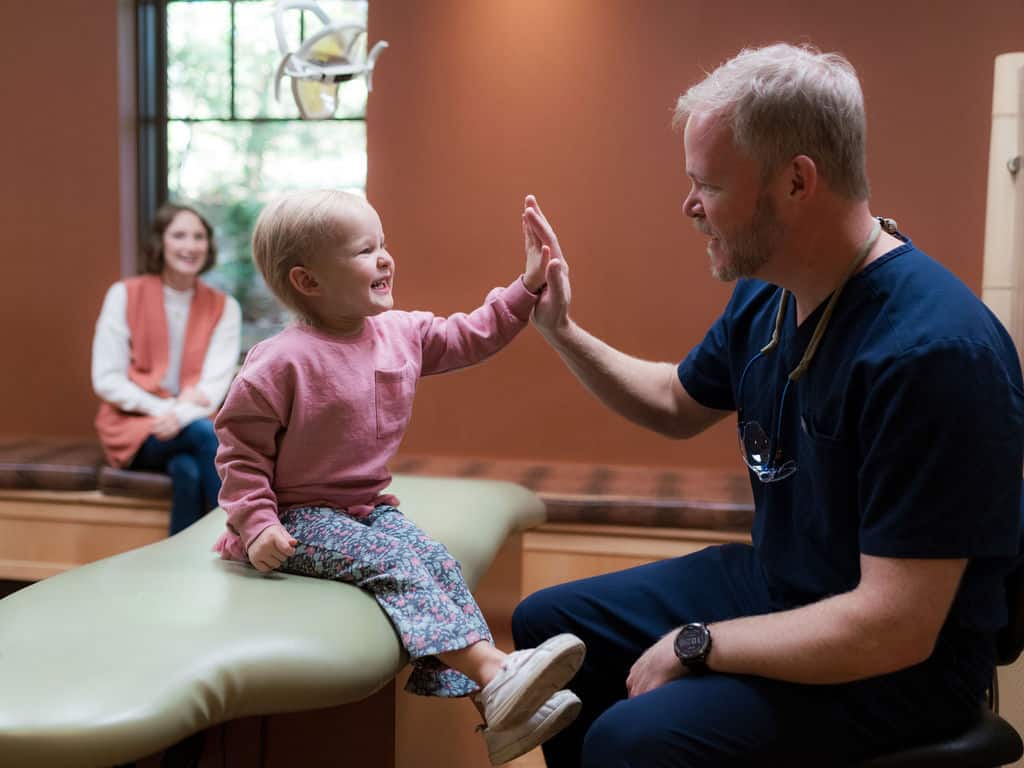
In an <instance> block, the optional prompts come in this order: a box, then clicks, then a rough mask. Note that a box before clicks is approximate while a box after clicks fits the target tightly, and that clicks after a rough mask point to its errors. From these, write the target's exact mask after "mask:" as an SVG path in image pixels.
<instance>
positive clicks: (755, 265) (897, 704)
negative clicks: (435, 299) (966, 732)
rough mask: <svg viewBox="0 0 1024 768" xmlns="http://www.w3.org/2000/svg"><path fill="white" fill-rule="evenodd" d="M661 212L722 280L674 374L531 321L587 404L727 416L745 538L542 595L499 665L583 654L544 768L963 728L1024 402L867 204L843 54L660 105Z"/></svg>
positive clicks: (715, 761)
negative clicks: (666, 189) (678, 198)
mask: <svg viewBox="0 0 1024 768" xmlns="http://www.w3.org/2000/svg"><path fill="white" fill-rule="evenodd" d="M676 119H677V121H678V123H679V124H681V125H683V126H684V129H683V138H684V149H685V156H686V174H687V176H688V177H689V179H690V183H691V188H690V192H689V194H688V196H687V197H686V200H685V202H684V203H683V212H684V213H685V214H686V216H688V217H689V218H690V219H692V221H693V224H694V225H695V226H696V227H697V228H698V229H699V230H700V231H701V232H702V233H704V234H705V235H707V236H708V238H709V241H708V246H707V252H708V256H709V258H710V264H711V271H712V273H713V274H714V276H715V277H717V278H718V279H720V280H729V281H733V280H735V281H736V287H735V290H734V292H733V294H732V298H731V299H730V301H729V303H728V305H727V306H726V307H725V310H724V312H723V313H722V315H721V317H720V318H719V319H718V320H717V321H716V322H715V324H714V325H713V326H712V327H711V329H710V330H709V331H708V333H707V335H706V336H705V338H704V340H703V341H702V342H701V343H700V344H699V345H698V346H697V347H696V348H695V349H693V350H692V351H691V352H690V353H689V355H687V356H686V358H685V359H684V360H683V361H682V362H681V363H680V364H679V365H678V366H676V365H673V364H670V363H657V362H647V361H643V360H639V359H637V358H634V357H630V356H628V355H626V354H624V353H622V352H619V351H618V350H615V349H613V348H611V347H609V346H608V345H606V344H605V343H603V342H602V341H600V340H599V339H597V338H595V337H594V336H592V335H590V334H589V333H587V332H586V331H585V330H583V329H582V328H581V327H580V326H578V325H577V324H576V323H575V322H574V321H573V320H572V319H571V318H570V317H569V311H568V310H569V295H570V290H569V279H568V267H567V265H566V263H565V258H564V256H563V254H562V252H561V249H560V247H559V244H558V240H557V238H556V236H555V234H554V231H553V230H552V228H551V226H550V224H549V223H548V221H547V219H546V218H545V217H544V215H543V214H542V213H541V210H540V207H539V205H538V204H537V202H536V201H535V200H534V199H533V198H528V200H527V206H526V212H525V220H526V222H527V225H528V231H529V232H530V233H531V239H532V246H533V247H543V248H548V249H549V250H550V251H551V255H552V257H553V261H552V262H551V266H550V267H549V271H548V288H547V290H546V293H545V296H544V297H543V299H542V301H541V303H540V305H539V306H538V308H537V310H536V317H535V323H536V325H537V327H538V329H539V330H540V332H541V333H542V334H543V335H544V337H545V338H546V339H547V341H548V342H549V343H550V344H551V345H552V346H553V347H554V348H555V350H557V352H558V353H559V354H560V355H561V357H562V358H563V360H564V361H565V363H566V364H567V365H568V367H569V368H570V369H571V370H572V372H573V373H574V374H575V375H576V376H577V377H578V378H579V379H580V380H581V381H582V382H583V384H584V385H585V386H586V387H587V388H588V389H589V390H590V391H591V392H593V393H594V394H595V395H596V396H597V397H598V398H600V399H601V400H602V401H603V402H604V403H605V404H606V405H607V406H608V407H609V408H611V409H612V410H614V411H616V412H618V413H620V414H622V415H623V416H625V417H626V418H628V419H630V420H632V421H634V422H636V423H638V424H640V425H642V426H645V427H647V428H649V429H652V430H655V431H657V432H660V433H662V434H665V435H668V436H671V437H677V438H686V437H691V436H693V435H696V434H699V433H700V432H702V431H703V430H705V429H707V428H708V427H710V426H711V425H712V424H715V423H716V422H718V421H720V420H721V419H723V418H726V417H729V416H731V415H732V414H733V413H735V415H736V419H737V425H738V442H739V451H740V454H741V457H742V460H743V461H744V462H745V463H746V464H747V466H748V467H749V468H750V477H751V484H752V486H753V490H754V499H755V502H756V518H755V522H754V527H753V532H752V533H753V546H746V545H737V544H731V545H725V546H721V547H711V548H708V549H706V550H703V551H701V552H698V553H696V554H692V555H688V556H686V557H682V558H677V559H673V560H668V561H662V562H658V563H654V564H652V565H648V566H643V567H640V568H635V569H631V570H627V571H622V572H619V573H614V574H609V575H606V576H600V577H596V578H593V579H587V580H583V581H578V582H574V583H570V584H565V585H561V586H557V587H553V588H551V589H547V590H543V591H541V592H538V593H536V594H534V595H532V596H530V597H529V598H527V599H526V600H525V601H524V602H523V603H522V604H521V605H520V606H519V608H518V609H517V611H516V614H515V617H514V619H513V630H514V633H515V638H516V643H517V645H518V646H519V647H532V646H534V645H536V644H537V643H538V642H540V641H541V640H543V639H544V638H546V637H549V636H551V635H553V634H555V633H557V632H574V633H576V634H577V635H579V636H580V637H581V638H583V639H584V640H585V641H586V643H587V648H588V653H587V659H586V662H585V665H584V667H583V669H582V670H581V671H580V673H579V675H578V676H577V677H576V679H575V680H574V681H573V683H572V685H571V687H572V688H573V689H574V690H575V692H576V693H577V694H578V695H579V696H580V698H581V699H582V700H583V711H582V714H581V715H580V717H579V719H578V720H577V722H576V723H575V724H574V725H573V726H571V727H570V728H569V729H567V730H566V731H564V732H563V733H562V734H561V735H559V736H558V737H556V738H555V739H553V740H552V741H550V742H549V743H548V744H547V745H546V746H545V756H546V759H547V765H548V767H549V768H569V767H570V766H578V765H582V766H586V767H587V768H604V767H605V766H607V767H608V768H611V767H612V766H615V767H616V768H622V767H623V766H637V767H638V768H639V767H643V768H648V767H652V766H659V767H660V766H686V767H687V768H692V767H693V766H716V767H717V766H727V765H728V766H733V765H751V766H759V768H764V766H769V765H786V766H825V765H827V766H840V765H844V764H852V763H856V762H857V761H858V760H860V759H862V758H864V757H867V756H870V755H872V754H877V753H881V752H885V751H890V750H892V749H895V748H900V747H903V746H908V745H911V744H914V743H921V742H923V741H927V740H931V739H935V738H939V737H942V736H945V735H949V734H953V733H956V732H958V731H959V730H961V729H963V728H965V727H966V726H967V725H969V724H970V722H971V721H972V720H974V719H975V718H976V717H977V714H978V708H979V703H980V701H981V700H982V697H983V694H984V690H985V688H986V686H987V685H988V683H989V681H990V680H991V675H992V670H993V664H994V661H993V649H992V637H993V633H994V632H995V631H996V630H997V629H998V628H999V627H1000V626H1002V625H1003V624H1004V623H1005V620H1006V607H1005V596H1004V588H1003V583H1004V579H1005V576H1006V574H1007V573H1008V571H1009V569H1010V568H1011V567H1012V564H1013V562H1014V560H1015V557H1016V555H1017V552H1018V542H1019V526H1020V522H1019V509H1020V493H1021V467H1022V464H1024V451H1022V445H1024V440H1022V435H1024V394H1022V384H1021V372H1020V366H1019V364H1018V360H1017V354H1016V351H1015V349H1014V346H1013V343H1012V342H1011V340H1010V338H1009V336H1008V335H1007V333H1006V331H1005V330H1004V329H1003V328H1002V326H1001V325H1000V324H999V322H998V321H997V320H996V318H995V317H994V316H993V315H992V314H991V313H990V312H989V311H988V310H987V309H986V308H985V307H984V305H983V304H982V303H981V302H980V301H979V300H978V299H977V298H976V297H975V296H974V295H973V294H972V292H971V291H970V290H969V289H968V288H967V287H966V286H964V285H963V284H962V283H961V282H960V281H959V280H958V279H957V278H956V277H954V276H953V275H952V274H951V273H949V272H948V271H947V270H946V269H944V268H943V267H942V266H940V265H939V264H938V263H937V262H935V261H933V260H932V259H931V258H930V257H929V256H927V255H926V254H925V253H923V252H922V251H921V250H919V249H918V248H917V247H916V246H915V245H914V244H913V243H912V242H911V240H910V239H909V238H908V237H907V236H906V235H904V234H902V233H901V232H899V231H898V230H897V228H896V225H895V222H893V221H891V220H889V219H884V218H878V217H876V216H875V215H874V213H873V212H872V211H871V210H870V209H869V204H868V180H867V177H866V172H865V159H864V158H865V115H864V104H863V97H862V94H861V89H860V84H859V82H858V79H857V76H856V73H855V72H854V70H853V68H852V66H851V65H850V64H849V62H847V61H846V60H845V59H843V58H842V57H841V56H838V55H835V54H822V53H820V52H818V51H816V50H814V49H811V48H806V47H799V48H798V47H793V46H789V45H776V46H770V47H767V48H762V49H758V50H746V51H743V52H741V53H740V54H739V55H737V56H736V57H735V58H733V59H732V60H730V61H728V62H726V63H725V64H723V65H722V66H721V67H719V68H718V69H717V70H715V71H714V72H712V73H711V74H710V75H708V76H707V78H706V79H704V80H703V81H702V82H700V83H698V84H697V85H695V86H693V87H692V88H691V89H690V90H689V91H687V92H686V93H685V94H683V96H682V97H680V99H679V103H678V106H677V111H676Z"/></svg>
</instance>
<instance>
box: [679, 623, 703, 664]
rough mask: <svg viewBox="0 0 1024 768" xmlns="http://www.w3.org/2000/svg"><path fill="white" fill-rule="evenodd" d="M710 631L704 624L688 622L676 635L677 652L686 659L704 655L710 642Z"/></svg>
mask: <svg viewBox="0 0 1024 768" xmlns="http://www.w3.org/2000/svg"><path fill="white" fill-rule="evenodd" d="M707 635H708V631H707V629H705V628H704V625H703V624H686V625H684V626H683V628H682V629H680V630H679V634H678V635H677V636H676V653H677V654H678V655H679V656H680V657H681V658H684V659H696V658H699V657H700V656H702V655H703V654H704V653H705V651H706V649H707V644H708V638H707Z"/></svg>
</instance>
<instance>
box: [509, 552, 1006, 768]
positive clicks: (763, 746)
mask: <svg viewBox="0 0 1024 768" xmlns="http://www.w3.org/2000/svg"><path fill="white" fill-rule="evenodd" d="M782 607H783V606H780V605H778V604H776V603H775V602H774V601H773V600H772V598H771V596H770V595H769V593H768V590H767V587H766V584H765V581H764V578H763V576H762V572H761V568H760V565H759V563H758V560H757V557H756V555H755V553H754V551H753V549H752V548H751V547H749V546H746V545H741V544H728V545H725V546H721V547H709V548H707V549H705V550H702V551H700V552H697V553H694V554H692V555H688V556H686V557H681V558H676V559H673V560H666V561H661V562H657V563H652V564H650V565H645V566H641V567H639V568H632V569H629V570H626V571H620V572H618V573H613V574H608V575H605V576H597V577H594V578H591V579H584V580H582V581H577V582H572V583H569V584H563V585H559V586H556V587H552V588H549V589H545V590H541V591H540V592H537V593H535V594H533V595H531V596H529V597H528V598H526V599H525V600H524V601H523V602H522V603H521V604H520V605H519V607H518V608H517V609H516V612H515V614H514V616H513V619H512V630H513V636H514V637H515V643H516V647H517V648H530V647H533V646H535V645H537V644H539V643H540V642H543V640H544V639H546V638H548V637H550V636H551V635H554V634H557V633H559V632H573V633H575V634H577V635H578V636H579V637H581V638H582V639H583V640H584V642H586V644H587V657H586V660H585V662H584V665H583V667H582V669H581V670H580V672H579V674H578V675H577V676H576V678H575V679H574V680H573V681H572V683H571V684H570V686H569V687H570V688H571V689H572V690H574V691H575V692H576V693H577V695H579V697H580V698H581V699H582V701H583V710H582V712H581V714H580V716H579V718H578V719H577V720H576V722H575V723H573V725H572V726H570V727H569V728H567V729H566V730H565V731H563V732H562V733H561V734H559V735H558V736H556V737H555V738H554V739H552V740H551V741H549V742H548V743H547V744H545V745H544V756H545V759H546V762H547V766H548V768H575V767H576V766H585V768H613V767H614V768H627V767H630V768H662V767H664V768H669V767H670V766H671V768H696V767H697V766H716V767H719V766H748V765H749V766H758V768H765V767H766V766H787V768H800V767H801V766H806V767H807V768H811V767H814V768H819V767H822V766H843V765H853V764H856V763H857V762H858V761H859V760H860V759H862V758H864V757H867V756H870V755H872V754H877V753H881V752H885V751H889V750H891V749H893V748H898V747H903V746H908V745H910V744H914V743H921V742H923V741H926V740H929V739H933V738H937V737H939V736H944V735H947V734H952V733H955V732H957V731H958V730H960V729H962V728H964V727H966V725H967V724H968V723H969V722H970V721H971V719H973V718H976V717H977V713H978V708H979V706H980V697H981V696H982V695H983V692H984V687H985V681H986V680H987V678H986V676H985V675H986V669H987V674H988V675H991V667H990V666H988V667H985V666H984V665H981V667H979V668H978V669H974V670H970V671H969V672H968V673H966V674H964V675H951V674H949V672H948V670H949V669H951V668H953V669H955V668H956V666H957V665H956V661H957V658H956V655H957V651H956V649H955V648H953V647H950V646H951V645H952V644H940V646H939V649H937V651H936V653H935V655H933V657H932V658H931V659H929V660H928V661H927V662H924V663H923V664H919V665H917V666H915V667H912V668H910V669H908V670H903V671H901V672H899V673H896V674H894V675H888V676H884V677H878V678H872V679H869V680H864V681H858V682H854V683H847V684H842V685H798V684H794V683H784V682H779V681H773V680H768V679H765V678H760V677H746V676H739V675H724V674H715V673H710V674H708V675H704V676H684V677H682V678H680V679H678V680H675V681H673V682H671V683H668V684H666V685H664V686H662V687H660V688H658V689H655V690H653V691H650V692H648V693H646V694H644V695H642V696H638V697H636V698H633V699H627V698H626V688H625V681H626V677H627V675H628V674H629V669H630V667H631V666H632V665H633V662H635V661H636V659H637V658H639V656H640V654H641V653H643V652H644V651H645V650H646V649H647V648H648V647H650V646H651V645H653V644H654V643H655V642H656V641H657V640H658V639H659V638H661V637H662V636H663V635H664V634H665V633H666V632H668V631H669V630H671V629H672V628H674V627H678V626H679V625H681V624H684V623H686V622H688V621H704V622H708V623H712V622H715V621H722V620H725V619H728V618H734V617H737V616H750V615H756V614H762V613H767V612H771V611H775V610H780V609H781V608H782ZM713 633H714V630H713V628H712V635H713ZM961 658H962V655H961ZM982 667H983V668H982ZM940 669H941V670H943V673H942V674H939V673H937V671H936V670H940ZM961 678H971V680H970V681H966V680H964V679H961Z"/></svg>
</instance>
